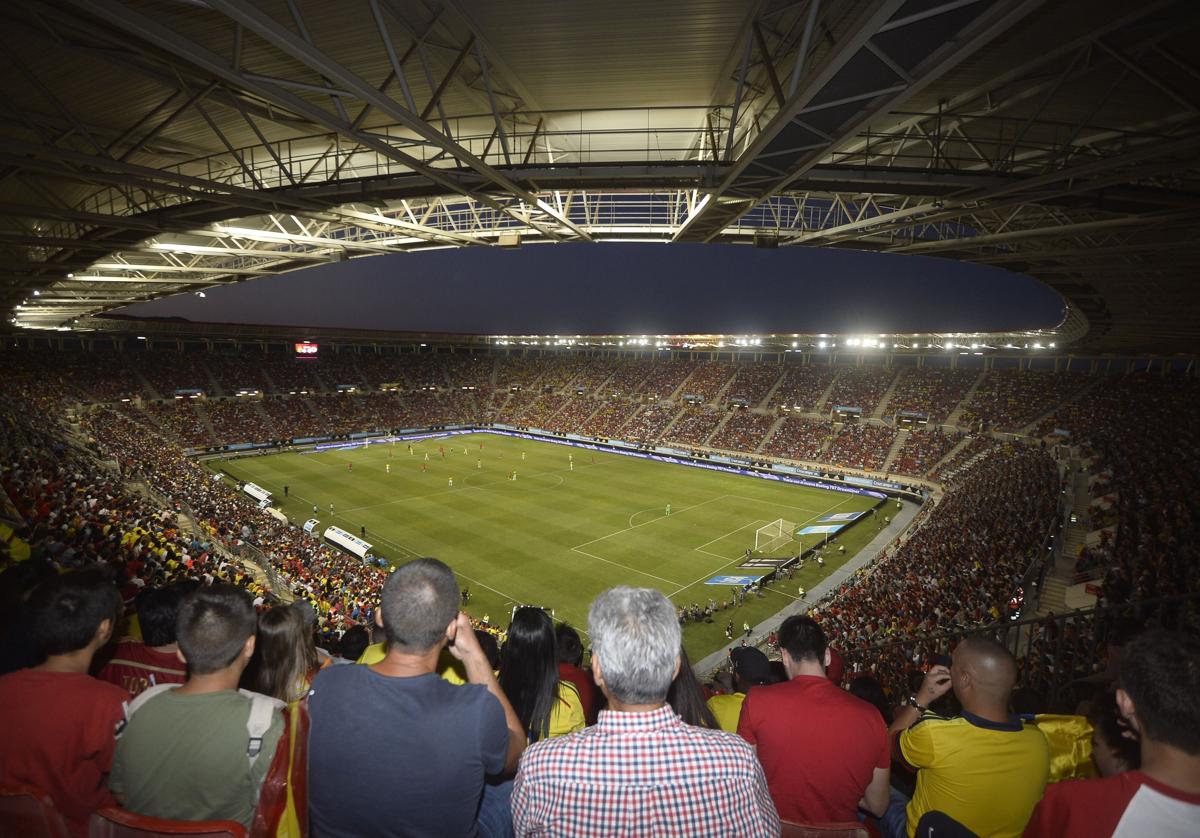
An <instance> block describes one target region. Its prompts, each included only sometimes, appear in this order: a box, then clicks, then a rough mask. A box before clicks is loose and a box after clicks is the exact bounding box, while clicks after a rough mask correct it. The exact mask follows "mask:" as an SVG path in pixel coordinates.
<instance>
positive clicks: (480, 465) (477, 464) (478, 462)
mask: <svg viewBox="0 0 1200 838" xmlns="http://www.w3.org/2000/svg"><path fill="white" fill-rule="evenodd" d="M475 468H478V469H481V468H483V460H480V459H478V458H476V460H475Z"/></svg>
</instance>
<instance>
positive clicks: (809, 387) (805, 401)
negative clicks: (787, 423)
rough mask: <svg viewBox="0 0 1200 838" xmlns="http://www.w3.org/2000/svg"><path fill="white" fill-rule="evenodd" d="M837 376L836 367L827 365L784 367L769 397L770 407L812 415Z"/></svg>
mask: <svg viewBox="0 0 1200 838" xmlns="http://www.w3.org/2000/svg"><path fill="white" fill-rule="evenodd" d="M837 374H838V367H832V366H829V365H828V364H803V365H801V364H789V365H785V366H784V373H783V380H782V381H781V382H780V383H779V387H778V388H777V389H776V390H775V395H773V396H771V406H772V407H781V408H787V409H788V410H793V409H795V410H799V411H801V412H803V413H812V412H813V411H815V410H816V408H817V404H818V403H819V402H820V401H821V396H822V395H824V393H825V391H826V390H828V389H829V385H830V384H832V383H833V379H834V378H835V377H836V376H837Z"/></svg>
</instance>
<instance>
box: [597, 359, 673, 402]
mask: <svg viewBox="0 0 1200 838" xmlns="http://www.w3.org/2000/svg"><path fill="white" fill-rule="evenodd" d="M658 364H659V362H655V361H641V360H637V361H617V362H616V367H615V369H614V370H613V373H612V376H611V378H609V379H608V381H606V382H602V383H603V385H604V389H603V390H602V391H601V392H600V395H602V396H619V397H624V398H629V397H631V396H633V395H634V394H635V393H637V392H638V391H640V390H641V388H642V385H643V383H645V382H646V380H647V379H648V378H650V376H651V375H652V374H653V373H654V372H655V370H656V369H657V367H658ZM672 390H674V388H672ZM668 395H670V394H669V393H668Z"/></svg>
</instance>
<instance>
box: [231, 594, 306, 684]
mask: <svg viewBox="0 0 1200 838" xmlns="http://www.w3.org/2000/svg"><path fill="white" fill-rule="evenodd" d="M318 667H319V662H318V660H317V649H316V646H315V645H314V644H313V637H312V632H311V631H309V629H308V626H306V625H305V623H304V616H303V615H302V614H301V613H300V612H299V611H298V610H297V609H295V608H292V607H290V606H287V605H277V606H275V607H274V608H272V609H270V610H268V611H266V612H264V613H263V614H262V615H260V616H259V618H258V635H257V639H256V640H255V642H254V655H253V657H251V658H250V663H249V665H248V666H247V667H246V671H245V672H243V673H242V680H241V682H240V683H239V684H238V686H240V687H241V688H242V689H246V690H251V691H253V692H256V693H262V694H263V695H269V696H271V697H272V698H278V699H280V700H281V701H288V702H290V701H295V700H297V699H300V698H303V697H304V695H305V694H306V693H307V692H308V685H309V683H310V682H311V681H312V678H313V676H314V675H315V674H316V672H317V669H318Z"/></svg>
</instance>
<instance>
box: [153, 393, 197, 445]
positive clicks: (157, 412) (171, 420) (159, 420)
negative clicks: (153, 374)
mask: <svg viewBox="0 0 1200 838" xmlns="http://www.w3.org/2000/svg"><path fill="white" fill-rule="evenodd" d="M198 402H199V399H184V398H177V399H168V400H167V401H165V402H146V404H145V405H144V408H145V411H146V413H147V415H149V417H150V419H151V421H153V422H154V423H155V424H157V425H160V426H161V427H162V428H164V429H165V430H166V431H167V433H169V434H171V435H172V436H174V437H175V438H176V439H178V440H179V442H180V443H181V444H182V445H183V446H184V447H185V448H205V447H208V446H210V445H212V444H214V440H213V438H212V434H211V433H209V430H208V427H207V426H206V425H205V422H204V417H203V415H202V414H201V413H200V407H199V405H198Z"/></svg>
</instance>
